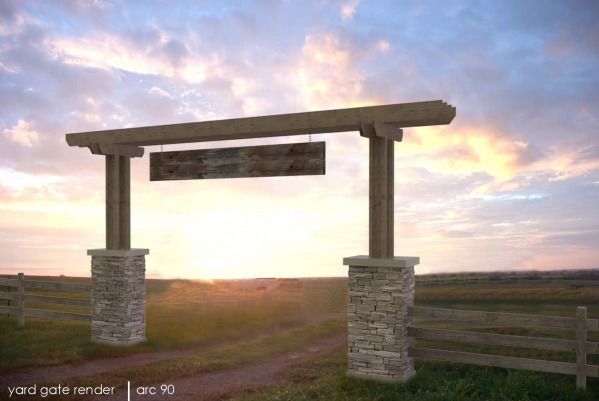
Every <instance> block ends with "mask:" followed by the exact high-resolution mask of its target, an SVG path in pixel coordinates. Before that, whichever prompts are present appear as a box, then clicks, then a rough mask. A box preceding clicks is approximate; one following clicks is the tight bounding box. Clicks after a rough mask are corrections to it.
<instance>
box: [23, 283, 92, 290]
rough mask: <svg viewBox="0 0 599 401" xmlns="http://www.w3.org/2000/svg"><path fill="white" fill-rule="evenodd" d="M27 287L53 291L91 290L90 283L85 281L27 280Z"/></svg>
mask: <svg viewBox="0 0 599 401" xmlns="http://www.w3.org/2000/svg"><path fill="white" fill-rule="evenodd" d="M24 284H25V288H29V289H30V288H34V289H38V290H53V291H81V292H87V291H90V290H91V285H90V284H84V283H63V282H59V281H38V280H25V281H24Z"/></svg>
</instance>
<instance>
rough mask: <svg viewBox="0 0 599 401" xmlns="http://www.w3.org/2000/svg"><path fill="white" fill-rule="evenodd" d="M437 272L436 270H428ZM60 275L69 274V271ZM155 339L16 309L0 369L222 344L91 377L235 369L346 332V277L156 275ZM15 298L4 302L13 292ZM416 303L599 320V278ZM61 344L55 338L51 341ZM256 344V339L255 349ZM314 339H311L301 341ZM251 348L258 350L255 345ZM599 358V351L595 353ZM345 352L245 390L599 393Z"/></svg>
mask: <svg viewBox="0 0 599 401" xmlns="http://www.w3.org/2000/svg"><path fill="white" fill-rule="evenodd" d="M429 278H430V277H429ZM61 280H63V281H64V278H62V279H61ZM147 294H148V298H147V324H148V327H147V334H148V339H149V341H148V342H147V343H145V344H140V345H137V346H134V347H130V348H113V347H106V346H99V345H94V344H91V343H90V342H89V324H86V323H78V322H60V323H59V322H52V321H48V320H42V319H34V318H28V319H27V323H26V327H25V328H24V329H17V328H16V323H15V318H14V317H6V316H0V373H1V372H3V371H4V372H9V371H11V370H13V369H14V368H18V367H24V366H42V365H49V364H60V363H64V362H73V361H75V362H76V361H84V360H93V359H96V358H102V357H107V356H118V355H125V354H133V353H139V352H148V351H155V350H165V349H176V348H181V347H183V348H184V347H202V346H209V347H210V348H211V349H212V350H213V351H211V352H210V353H205V352H203V353H201V354H198V355H194V356H189V357H184V358H178V359H177V360H173V361H162V362H159V363H154V364H150V365H145V366H141V367H136V368H131V369H121V370H116V371H115V372H113V373H112V374H110V375H106V374H104V375H101V376H98V377H93V378H90V379H89V380H90V381H91V382H100V381H101V380H107V379H113V380H117V379H123V378H125V377H132V376H133V377H139V378H140V380H143V379H144V378H145V379H147V380H156V379H157V378H158V377H157V375H159V376H161V377H164V378H168V377H180V376H182V375H192V374H197V373H201V372H205V371H210V370H214V369H219V368H223V367H224V366H236V365H237V364H243V363H247V362H248V361H250V360H257V359H258V360H259V359H260V358H266V357H268V356H269V355H273V354H274V353H277V352H283V351H285V350H289V349H293V348H294V347H301V346H305V345H306V344H309V343H310V342H312V341H316V339H318V338H320V337H321V336H323V335H330V334H331V333H336V332H337V333H339V332H343V331H345V329H346V328H345V327H346V326H345V325H346V323H345V320H344V319H345V317H344V311H345V308H346V280H345V279H344V278H331V279H301V280H273V279H264V280H238V281H226V280H219V281H214V282H207V281H188V280H148V281H147ZM2 302H4V301H2ZM416 304H417V305H420V306H423V305H428V306H436V307H449V308H460V309H475V310H493V311H511V312H522V313H531V314H546V315H556V316H574V314H575V308H576V306H577V305H586V306H587V307H588V312H589V317H595V318H597V317H599V280H582V279H580V278H579V277H578V278H576V277H553V278H543V277H541V278H539V277H532V278H528V279H526V278H524V279H523V278H518V277H509V276H504V277H498V276H492V277H481V276H478V277H476V278H472V277H470V278H466V279H465V278H461V279H460V278H459V277H457V278H456V277H455V276H452V277H446V279H440V278H439V277H435V278H434V279H432V280H431V279H425V278H418V280H417V287H416ZM417 323H419V324H422V325H428V326H431V325H434V326H436V327H447V328H460V329H466V330H484V331H491V332H497V333H506V334H521V335H535V336H546V335H547V336H548V335H554V336H555V335H556V334H559V335H561V336H565V337H570V338H571V337H572V336H573V335H574V332H573V331H570V332H569V331H567V330H566V331H562V332H559V333H556V332H548V331H545V330H541V329H534V328H522V327H506V326H502V327H489V326H486V327H473V326H467V325H456V324H449V323H448V322H434V323H433V322H426V321H418V322H417ZM591 339H594V340H599V336H598V335H597V333H594V335H593V336H591ZM49 344H51V346H48V345H49ZM248 344H253V345H251V346H249V345H248ZM302 344H303V345H302ZM430 345H442V346H443V347H444V348H451V349H460V350H469V351H473V352H488V353H496V352H501V353H502V354H504V355H515V356H523V357H534V358H546V359H556V360H568V361H571V360H573V355H570V354H562V353H554V352H548V351H532V350H526V349H524V350H522V349H511V348H506V347H502V348H497V347H487V346H476V347H465V346H458V345H454V344H447V343H445V344H438V343H437V344H434V343H430V342H428V343H427V346H430ZM248 347H249V349H251V352H250V350H249V349H248ZM589 362H592V363H595V364H597V363H599V359H598V358H597V356H596V355H595V356H592V359H591V358H590V361H589ZM344 364H345V349H344V348H340V349H337V350H335V351H334V352H332V353H327V354H325V355H322V356H321V357H319V358H318V359H317V360H316V361H312V362H310V363H309V364H298V366H297V369H294V370H293V371H291V372H289V373H288V374H287V375H286V376H285V381H283V382H282V383H281V384H280V385H279V386H276V387H275V388H271V389H267V390H264V391H259V392H257V393H256V394H254V395H247V394H246V395H244V396H243V397H242V398H243V399H252V400H311V399H322V400H325V399H327V400H328V399H330V400H373V399H381V400H386V399H389V400H394V399H398V400H399V399H401V400H419V401H421V400H472V401H474V400H588V401H590V400H598V399H599V383H598V380H597V379H588V391H586V392H584V393H582V392H576V391H575V390H574V387H575V386H574V377H573V376H563V375H551V374H542V373H533V372H524V371H512V370H505V369H492V368H480V367H474V366H467V365H459V364H447V363H431V362H420V361H418V362H417V370H418V375H417V377H416V379H414V380H413V381H411V382H410V384H408V385H406V386H394V385H381V384H376V383H365V382H362V381H356V380H349V379H346V378H345V376H344V370H345V365H344Z"/></svg>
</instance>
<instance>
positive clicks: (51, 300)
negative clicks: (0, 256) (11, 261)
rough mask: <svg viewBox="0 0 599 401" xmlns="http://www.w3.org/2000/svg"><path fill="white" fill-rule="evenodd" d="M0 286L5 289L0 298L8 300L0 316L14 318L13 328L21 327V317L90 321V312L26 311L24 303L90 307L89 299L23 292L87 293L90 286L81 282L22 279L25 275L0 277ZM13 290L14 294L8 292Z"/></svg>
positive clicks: (29, 309) (22, 320)
mask: <svg viewBox="0 0 599 401" xmlns="http://www.w3.org/2000/svg"><path fill="white" fill-rule="evenodd" d="M0 287H7V288H8V289H9V292H0V299H4V300H7V301H8V305H7V306H0V313H8V314H10V315H16V316H17V325H18V326H19V327H23V326H24V325H25V317H26V316H33V317H42V318H50V319H66V320H82V321H90V319H91V318H90V313H75V312H64V311H57V310H48V309H32V308H26V307H25V305H26V303H28V302H31V303H36V304H39V303H41V304H54V305H57V304H58V305H75V306H85V307H88V308H91V301H90V299H89V298H63V297H53V296H46V295H39V294H28V293H26V290H27V289H32V290H38V291H39V290H42V291H48V290H49V291H79V292H82V291H85V292H89V291H90V288H91V286H90V285H89V284H83V283H63V282H58V281H37V280H25V275H24V274H23V273H19V274H18V275H17V276H16V277H15V278H0ZM13 288H16V290H15V291H12V289H13Z"/></svg>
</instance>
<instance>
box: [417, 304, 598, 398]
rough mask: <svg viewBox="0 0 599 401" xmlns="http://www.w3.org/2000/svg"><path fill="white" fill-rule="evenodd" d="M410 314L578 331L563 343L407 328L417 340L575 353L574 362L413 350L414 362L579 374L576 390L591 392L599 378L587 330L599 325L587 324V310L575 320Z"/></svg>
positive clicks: (438, 311)
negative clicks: (590, 359) (589, 385)
mask: <svg viewBox="0 0 599 401" xmlns="http://www.w3.org/2000/svg"><path fill="white" fill-rule="evenodd" d="M408 313H409V315H410V316H411V317H427V318H433V319H439V320H450V321H460V322H468V323H477V324H499V325H519V326H543V327H549V328H553V329H555V328H567V329H575V330H576V340H568V339H561V338H547V337H527V336H516V335H507V334H495V333H479V332H472V331H459V330H446V329H434V328H427V327H417V326H410V327H408V335H409V336H410V337H412V338H415V339H422V340H433V341H449V342H458V343H469V344H485V345H499V346H508V347H520V348H532V349H541V350H551V351H566V352H576V362H575V363H572V362H558V361H547V360H540V359H528V358H518V357H508V356H503V355H489V354H478V353H470V352H460V351H450V350H444V349H432V348H422V347H410V348H409V351H408V353H409V355H410V356H411V357H416V358H423V359H434V360H441V361H449V362H460V363H468V364H474V365H483V366H496V367H503V368H515V369H524V370H535V371H540V372H550V373H563V374H571V375H576V386H577V387H578V388H581V389H584V388H586V378H587V377H599V366H595V365H588V364H587V354H597V353H599V343H598V342H594V341H587V332H588V331H591V330H599V324H598V323H599V320H598V319H587V315H586V308H585V307H582V306H579V307H578V308H577V309H576V317H575V318H570V317H561V316H541V315H525V314H516V313H503V312H485V311H471V310H458V309H443V308H428V307H410V308H408Z"/></svg>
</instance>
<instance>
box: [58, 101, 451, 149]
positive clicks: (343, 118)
mask: <svg viewBox="0 0 599 401" xmlns="http://www.w3.org/2000/svg"><path fill="white" fill-rule="evenodd" d="M455 114H456V110H455V107H453V106H451V105H448V104H447V103H444V102H442V101H441V100H434V101H428V102H414V103H400V104H388V105H382V106H368V107H355V108H347V109H337V110H323V111H310V112H304V113H291V114H277V115H270V116H260V117H244V118H233V119H228V120H215V121H202V122H192V123H183V124H169V125H155V126H149V127H136V128H122V129H114V130H105V131H95V132H79V133H71V134H67V135H66V141H67V143H68V144H69V145H70V146H87V147H89V146H90V145H91V144H93V143H113V144H127V145H135V146H146V145H166V144H173V143H188V142H205V141H222V140H230V139H248V138H266V137H276V136H287V135H305V134H316V133H330V132H343V131H358V130H359V129H360V126H361V124H362V123H363V122H369V123H370V122H373V121H380V122H383V123H386V124H391V125H393V126H395V127H399V128H401V127H420V126H428V125H441V124H449V123H450V122H451V121H452V120H453V118H454V117H455Z"/></svg>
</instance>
